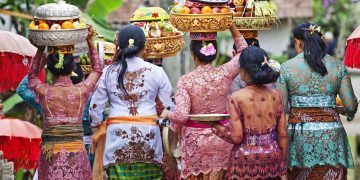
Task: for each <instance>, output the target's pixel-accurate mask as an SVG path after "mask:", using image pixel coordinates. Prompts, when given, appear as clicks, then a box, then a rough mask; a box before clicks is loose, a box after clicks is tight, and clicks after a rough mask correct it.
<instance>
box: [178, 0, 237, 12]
mask: <svg viewBox="0 0 360 180" xmlns="http://www.w3.org/2000/svg"><path fill="white" fill-rule="evenodd" d="M172 12H174V13H180V14H220V13H229V12H230V9H229V7H228V6H227V5H226V4H223V3H220V4H218V3H211V4H210V3H199V2H196V1H186V3H185V4H177V5H175V6H174V8H173V9H172Z"/></svg>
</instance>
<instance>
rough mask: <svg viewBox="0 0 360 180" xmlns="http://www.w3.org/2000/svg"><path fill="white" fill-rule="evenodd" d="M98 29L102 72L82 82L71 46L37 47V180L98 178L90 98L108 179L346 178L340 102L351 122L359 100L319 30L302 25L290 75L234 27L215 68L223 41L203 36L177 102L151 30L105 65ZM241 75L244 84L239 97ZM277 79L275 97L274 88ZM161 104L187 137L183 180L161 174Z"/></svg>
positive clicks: (33, 71) (136, 33)
mask: <svg viewBox="0 0 360 180" xmlns="http://www.w3.org/2000/svg"><path fill="white" fill-rule="evenodd" d="M89 29H90V31H89V37H88V45H89V49H90V50H89V54H90V59H91V65H92V72H91V74H90V75H89V76H88V77H87V78H86V79H85V80H84V81H82V82H80V83H77V84H73V83H72V82H71V80H70V75H71V72H72V71H73V70H74V68H75V62H74V61H73V59H72V57H71V56H69V55H68V54H70V53H71V47H69V48H67V49H68V51H69V52H65V53H64V52H63V51H61V52H60V51H56V50H55V51H53V53H52V54H49V55H48V56H47V58H45V57H44V56H43V51H44V49H45V48H44V47H38V51H37V54H36V55H35V57H34V58H33V60H32V64H31V68H30V72H29V75H28V78H29V82H28V83H27V87H28V88H29V89H30V90H31V91H32V92H33V93H34V95H35V101H36V102H37V103H39V104H40V107H39V108H40V109H41V110H42V113H43V119H44V130H43V135H42V139H43V141H42V145H41V156H40V160H39V168H38V173H39V179H46V180H47V179H91V175H92V174H91V167H90V163H89V159H88V157H87V154H86V150H85V147H84V143H83V140H82V138H83V132H84V130H83V127H82V126H81V123H82V117H83V110H84V106H85V104H86V102H87V101H88V99H89V98H90V96H91V102H90V107H89V109H88V110H89V115H90V122H91V126H92V127H93V128H98V127H99V126H103V127H105V129H106V137H105V144H104V149H103V152H102V153H103V156H102V158H101V159H102V162H97V163H102V166H101V167H103V168H104V170H105V174H106V175H105V178H108V179H190V180H192V179H194V180H195V179H199V180H200V179H204V180H216V179H281V178H286V177H287V178H288V179H316V180H317V179H346V169H347V168H351V167H353V160H352V156H351V150H350V147H349V145H348V141H347V135H346V132H345V130H344V128H343V126H342V124H341V120H340V116H339V113H338V112H337V111H336V103H335V98H336V96H337V95H339V96H340V98H341V100H342V102H343V104H344V108H345V115H346V116H348V120H352V119H353V118H354V115H355V113H356V110H357V100H356V97H355V95H354V92H353V89H352V85H351V81H350V77H349V75H348V73H347V70H346V68H345V66H344V65H343V63H342V62H341V61H338V60H335V59H334V58H332V57H330V56H328V55H326V54H325V45H324V42H323V40H322V38H321V37H322V34H321V32H320V31H319V29H320V28H318V26H317V25H316V24H313V23H309V22H304V23H301V24H299V25H298V26H296V27H295V29H294V40H295V44H296V51H297V52H298V56H296V57H295V58H293V59H291V60H289V61H287V62H285V63H284V64H282V66H281V69H280V72H279V71H277V70H275V69H274V68H272V66H271V65H270V63H269V61H270V60H269V57H268V55H267V53H266V52H265V51H264V50H262V49H260V48H258V47H255V46H251V45H249V46H248V44H247V43H246V41H245V39H244V38H243V37H242V35H241V34H240V33H239V31H237V30H236V28H235V26H231V27H230V31H231V34H232V36H233V38H234V42H235V47H236V52H235V54H236V55H235V56H234V57H233V58H232V59H231V60H230V61H229V62H228V63H225V64H224V65H221V66H219V67H214V66H212V63H211V62H212V61H213V60H214V59H215V58H216V56H217V51H218V48H217V42H216V41H215V40H213V41H196V40H193V41H191V44H190V49H191V56H192V57H193V60H194V62H195V64H196V69H195V70H193V71H192V72H190V73H188V74H185V75H184V76H182V77H181V78H180V79H179V81H178V84H177V92H176V94H175V93H173V91H172V87H171V84H170V81H169V79H168V77H167V75H166V73H165V71H164V70H163V69H162V68H161V67H158V66H156V65H153V64H151V63H149V62H146V61H145V60H144V59H142V58H141V54H142V52H143V50H144V45H145V42H146V38H145V35H144V33H143V31H142V29H141V28H139V27H137V26H133V25H129V26H126V27H125V28H123V29H122V30H121V31H120V32H119V34H118V38H117V41H116V46H117V53H116V57H115V58H114V61H113V63H112V64H111V65H110V66H108V67H106V68H104V69H102V67H101V63H100V60H99V57H98V54H97V52H96V49H95V47H94V45H93V41H92V34H93V33H92V28H89ZM46 63H47V68H48V69H49V71H50V72H52V74H54V75H55V77H56V80H55V83H54V84H53V85H48V84H46V83H41V82H40V81H39V79H38V75H39V72H40V70H41V69H42V68H43V67H44V65H45V64H46ZM238 76H240V79H241V81H243V82H244V83H245V87H242V89H238V90H236V91H234V92H233V93H232V94H231V95H229V90H230V86H231V84H232V82H233V80H234V79H235V78H236V77H238ZM276 81H277V85H276V89H274V87H273V86H267V84H270V83H275V82H276ZM232 91H233V90H232ZM92 93H93V94H92ZM174 96H175V97H174ZM158 100H160V102H161V103H162V107H163V111H162V112H161V115H160V117H162V118H167V119H169V120H170V128H171V129H172V130H173V131H174V132H177V133H178V134H179V136H181V138H180V139H181V145H180V146H181V161H180V164H178V168H176V167H175V168H173V169H170V171H171V170H173V171H178V170H179V172H180V173H179V175H178V177H169V176H167V173H166V172H165V173H164V171H163V169H169V168H168V167H163V166H168V165H169V162H167V161H168V158H164V153H163V148H162V140H161V134H160V127H159V126H158V125H157V124H156V119H157V117H158V116H157V114H159V113H157V108H156V107H159V106H157V102H159V101H158ZM107 103H108V104H110V111H109V112H108V118H106V121H105V118H104V117H103V112H104V109H105V106H106V104H107ZM223 113H229V114H230V118H229V119H228V120H226V119H224V120H223V121H220V122H207V123H205V122H198V121H192V120H189V118H188V115H191V114H223ZM286 113H288V114H289V118H288V120H287V119H286ZM103 121H105V122H103ZM94 146H95V148H99V147H98V146H100V145H99V144H98V143H97V142H95V144H94ZM102 153H100V154H102ZM95 155H97V154H95ZM163 159H164V160H165V162H163ZM95 163H96V162H95ZM96 165H99V164H95V166H96ZM175 174H177V173H175ZM93 176H98V177H100V178H102V174H101V175H96V174H95V175H94V174H93ZM93 178H94V177H93Z"/></svg>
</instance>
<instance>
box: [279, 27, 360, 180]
mask: <svg viewBox="0 0 360 180" xmlns="http://www.w3.org/2000/svg"><path fill="white" fill-rule="evenodd" d="M320 29H321V28H320V27H319V26H317V25H316V24H314V23H311V22H303V23H301V24H299V25H297V26H296V27H295V29H294V38H295V47H296V51H297V53H298V55H297V56H296V57H295V58H293V59H290V60H289V61H286V62H285V63H283V64H282V66H281V70H280V78H279V80H278V83H277V88H278V90H279V91H280V92H281V94H282V95H283V97H284V106H285V107H287V104H288V103H290V112H289V120H288V135H289V148H288V168H289V172H288V176H289V179H346V169H347V168H353V167H354V163H353V160H352V155H351V149H350V147H349V144H348V140H347V135H346V132H345V130H344V127H343V125H342V124H341V120H340V117H339V114H338V113H337V111H336V103H335V98H336V96H337V94H339V96H340V98H341V100H342V102H343V104H344V108H345V111H346V115H347V116H348V120H349V121H351V120H352V119H353V118H354V115H355V113H356V110H357V105H358V104H357V101H356V97H355V95H354V91H353V88H352V85H351V80H350V77H349V75H348V72H347V70H346V68H345V66H344V64H343V63H342V62H341V61H338V60H336V59H334V58H332V57H331V56H329V55H326V54H325V43H324V41H323V40H322V33H321V32H320Z"/></svg>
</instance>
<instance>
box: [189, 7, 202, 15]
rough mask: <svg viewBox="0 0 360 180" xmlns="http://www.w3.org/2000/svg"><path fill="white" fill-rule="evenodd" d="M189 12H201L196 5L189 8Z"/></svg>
mask: <svg viewBox="0 0 360 180" xmlns="http://www.w3.org/2000/svg"><path fill="white" fill-rule="evenodd" d="M190 14H201V10H200V9H199V8H197V7H193V8H191V9H190Z"/></svg>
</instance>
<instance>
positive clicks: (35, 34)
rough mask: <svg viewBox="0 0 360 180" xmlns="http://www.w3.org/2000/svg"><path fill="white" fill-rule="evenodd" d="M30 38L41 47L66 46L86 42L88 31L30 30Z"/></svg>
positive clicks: (82, 29)
mask: <svg viewBox="0 0 360 180" xmlns="http://www.w3.org/2000/svg"><path fill="white" fill-rule="evenodd" d="M29 30H30V34H29V37H30V38H31V40H32V41H33V42H34V43H35V44H37V45H40V46H66V45H75V44H79V43H81V42H84V41H86V38H87V36H88V29H87V28H81V29H63V30H37V29H29Z"/></svg>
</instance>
